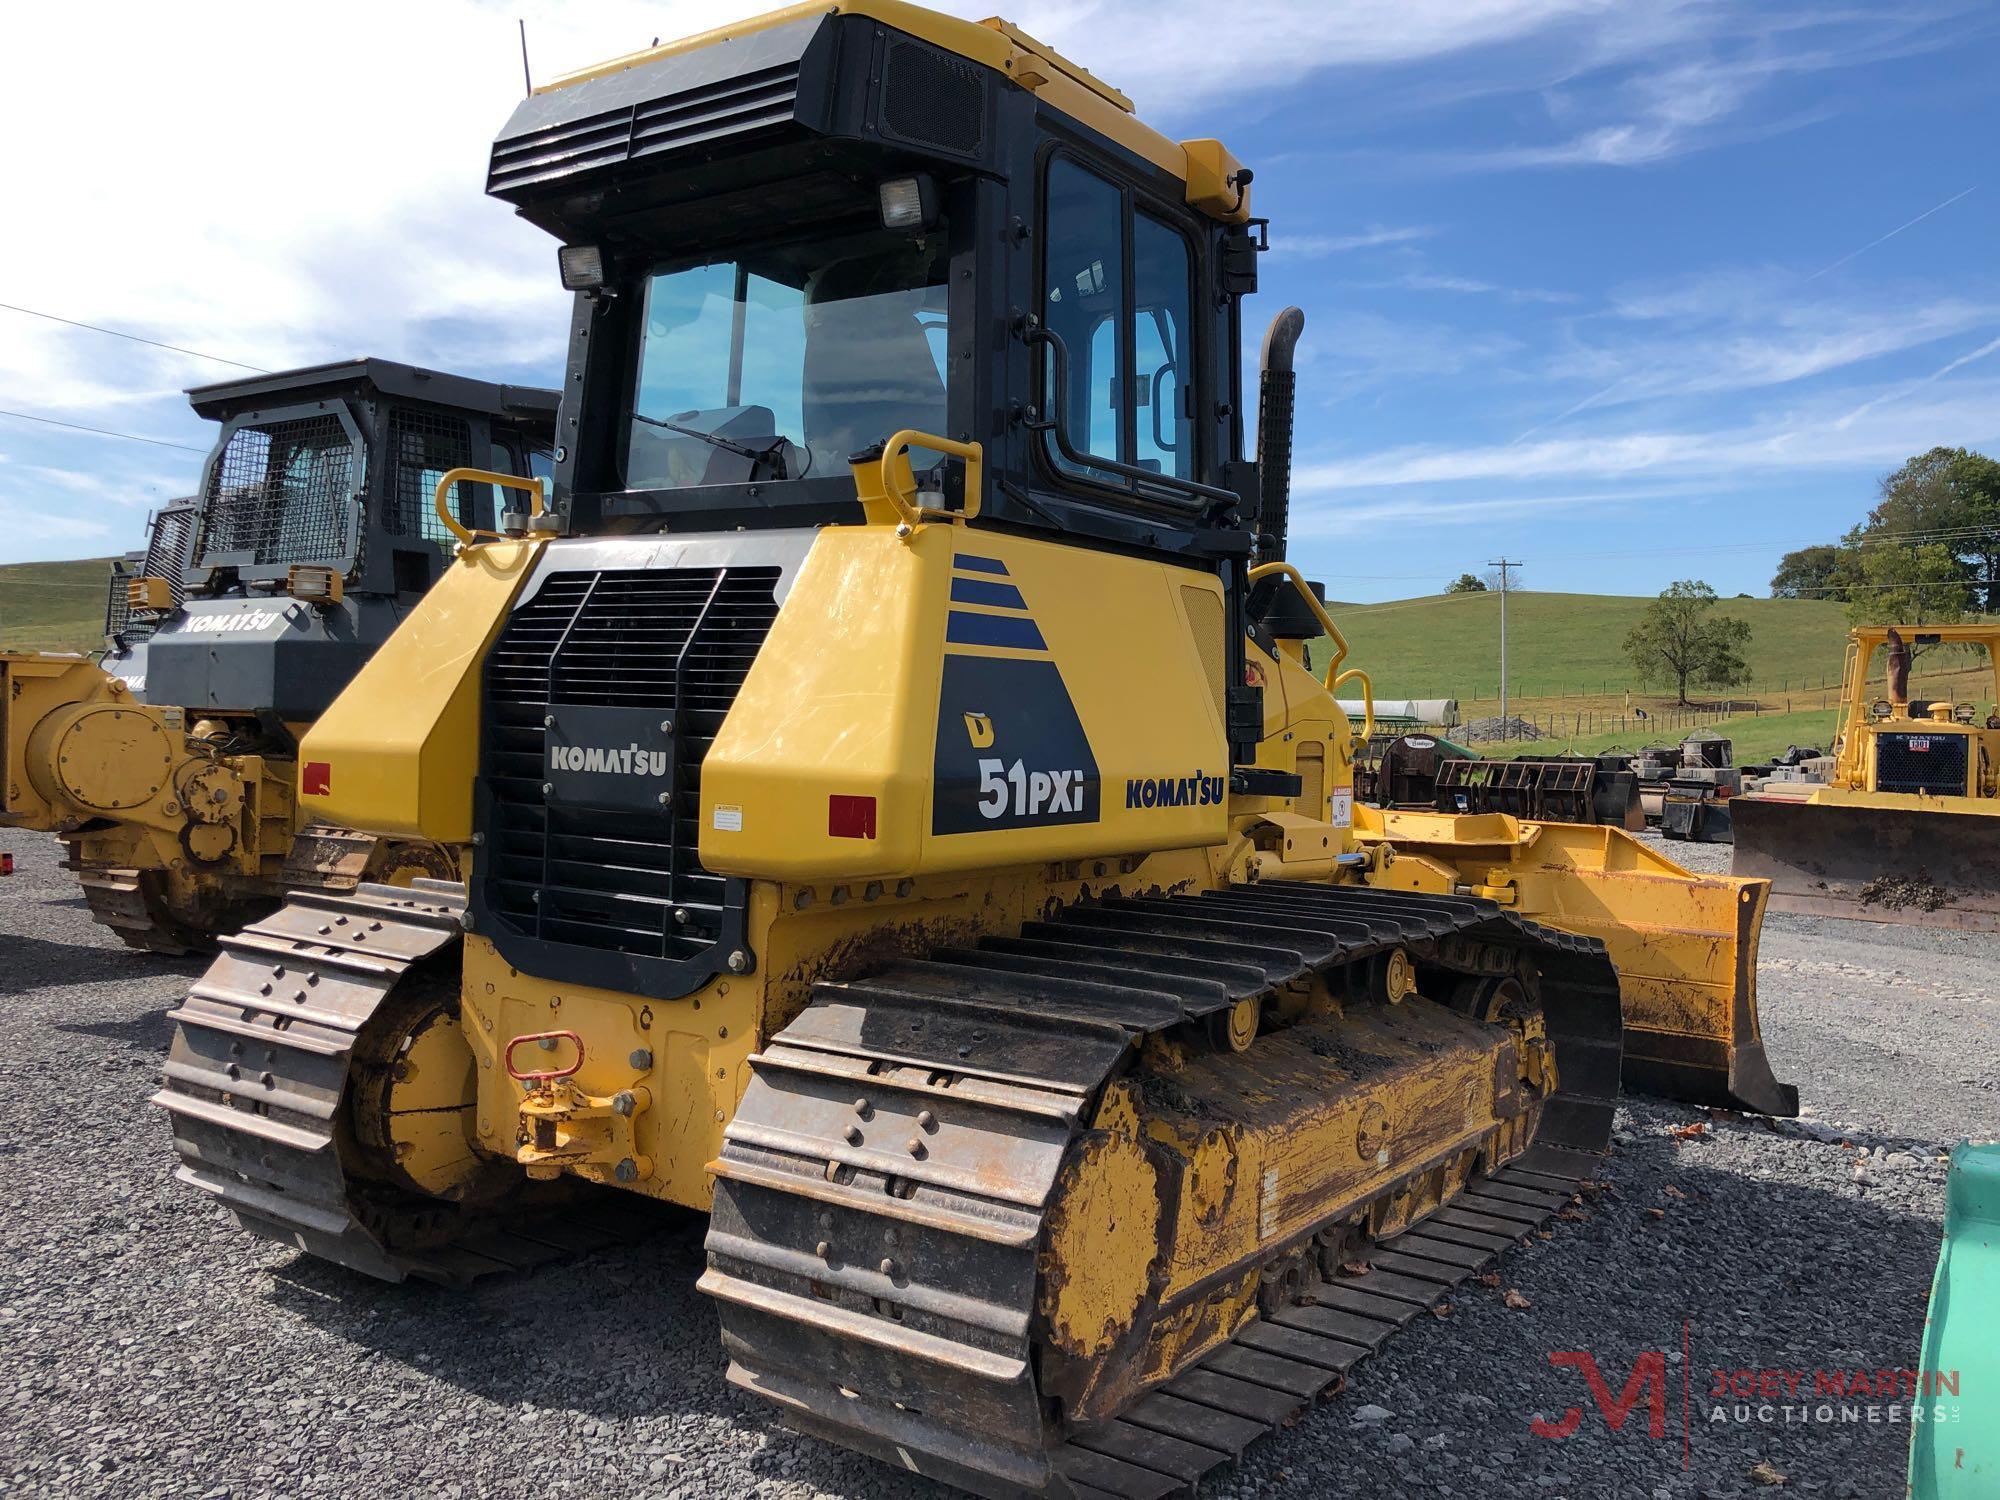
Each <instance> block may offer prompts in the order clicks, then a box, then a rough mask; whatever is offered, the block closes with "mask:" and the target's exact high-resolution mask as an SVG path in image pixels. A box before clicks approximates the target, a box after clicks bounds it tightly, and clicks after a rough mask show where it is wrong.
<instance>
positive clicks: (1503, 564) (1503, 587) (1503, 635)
mask: <svg viewBox="0 0 2000 1500" xmlns="http://www.w3.org/2000/svg"><path fill="white" fill-rule="evenodd" d="M1486 566H1487V567H1489V568H1498V569H1499V570H1500V732H1501V733H1502V734H1505V733H1506V732H1507V570H1508V569H1509V568H1518V567H1520V566H1521V563H1520V561H1519V560H1518V559H1516V560H1514V561H1511V562H1510V561H1509V560H1508V559H1506V558H1504V557H1503V558H1501V559H1499V560H1498V561H1497V562H1489V563H1487V565H1486Z"/></svg>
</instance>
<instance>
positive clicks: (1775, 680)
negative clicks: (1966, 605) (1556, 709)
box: [1313, 592, 1847, 706]
mask: <svg viewBox="0 0 2000 1500" xmlns="http://www.w3.org/2000/svg"><path fill="white" fill-rule="evenodd" d="M1651 602H1652V601H1651V600H1649V599H1643V598H1628V597H1624V596H1620V595H1611V594H1543V593H1533V592H1517V593H1514V594H1511V595H1509V596H1508V599H1507V655H1508V661H1507V676H1508V685H1509V688H1510V690H1511V693H1512V696H1513V697H1514V698H1516V699H1524V700H1525V699H1533V700H1537V701H1540V700H1544V699H1565V698H1568V699H1609V698H1619V697H1622V695H1623V693H1624V692H1625V691H1626V690H1627V689H1628V688H1629V689H1630V690H1631V691H1632V692H1633V693H1634V695H1635V697H1637V696H1638V695H1640V694H1642V693H1643V694H1644V695H1645V701H1647V702H1649V703H1650V702H1651V701H1653V699H1654V698H1655V697H1656V696H1657V689H1658V687H1659V685H1658V684H1641V683H1639V682H1636V681H1634V680H1633V678H1632V670H1631V668H1630V666H1629V665H1627V663H1626V661H1625V658H1624V653H1623V649H1622V648H1623V645H1624V641H1625V634H1626V632H1627V631H1629V630H1630V629H1631V628H1632V627H1633V626H1634V625H1636V624H1637V623H1638V622H1639V617H1640V616H1641V615H1642V614H1644V613H1645V610H1646V606H1647V605H1648V604H1649V603H1651ZM1329 609H1330V612H1331V613H1332V615H1333V619H1334V623H1335V624H1337V625H1338V626H1339V627H1340V629H1341V633H1342V634H1343V635H1345V636H1346V637H1347V643H1348V647H1349V650H1350V652H1351V655H1350V657H1349V664H1351V665H1354V666H1359V667H1362V668H1364V669H1365V670H1366V671H1367V672H1368V673H1369V675H1370V677H1371V678H1372V679H1373V680H1374V684H1375V695H1376V697H1378V698H1457V699H1459V700H1460V701H1461V702H1462V703H1464V704H1467V705H1470V704H1472V703H1482V704H1484V703H1488V702H1494V701H1497V700H1498V698H1499V696H1500V690H1499V685H1500V596H1499V595H1498V594H1496V593H1484V594H1444V595H1436V596H1433V597H1431V598H1425V599H1397V600H1392V601H1390V602H1389V603H1386V604H1336V605H1331V606H1329ZM1718 609H1719V611H1720V612H1721V613H1725V614H1730V615H1734V616H1736V617H1738V618H1740V619H1743V620H1747V621H1749V622H1750V646H1749V652H1748V656H1749V661H1750V665H1751V678H1752V680H1751V683H1750V685H1749V687H1747V688H1736V689H1731V690H1729V691H1730V692H1731V693H1732V694H1733V695H1734V696H1736V697H1738V698H1742V697H1747V696H1756V697H1759V698H1762V699H1766V700H1769V699H1771V698H1773V697H1778V698H1782V696H1783V695H1784V694H1785V693H1787V692H1790V693H1792V694H1794V695H1801V694H1805V693H1808V692H1811V691H1813V690H1816V689H1820V688H1832V689H1835V690H1837V689H1838V687H1839V682H1840V662H1841V649H1842V645H1843V643H1844V641H1845V639H1846V636H1847V621H1846V619H1845V618H1844V617H1843V615H1842V613H1841V607H1840V606H1839V605H1838V604H1833V603H1828V602H1826V601H1824V600H1818V599H1725V600H1723V601H1722V602H1721V604H1720V605H1719V606H1718ZM1322 649H1323V648H1321V647H1319V646H1315V648H1314V651H1313V659H1314V660H1315V661H1319V660H1321V659H1323V658H1322V657H1321V654H1320V653H1321V650H1322ZM1699 694H1700V695H1701V696H1714V695H1713V694H1710V693H1709V692H1708V690H1706V689H1703V690H1699ZM1689 696H1690V697H1694V696H1697V690H1694V689H1690V692H1689ZM1814 701H1815V702H1816V701H1817V700H1816V699H1815V700H1814ZM1773 706H1776V705H1773Z"/></svg>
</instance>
